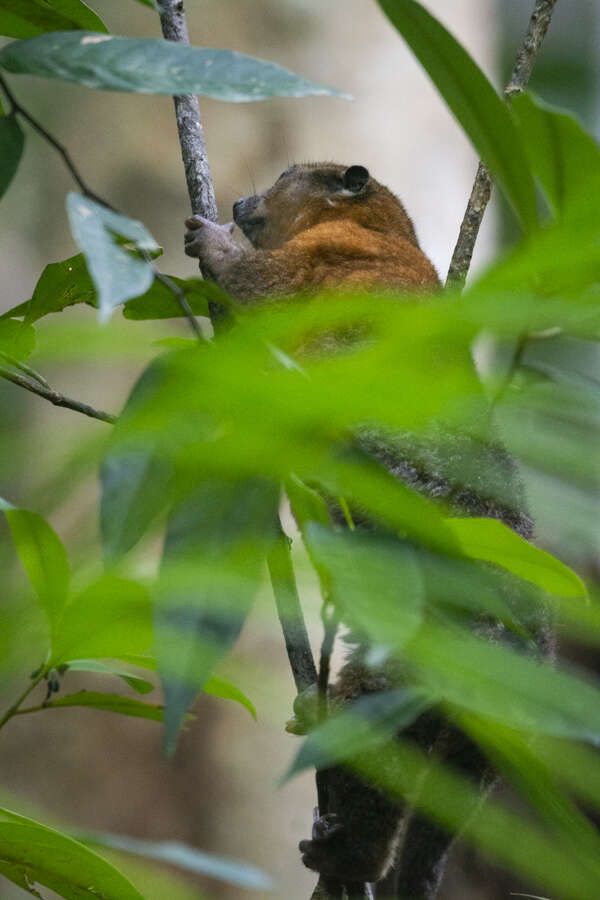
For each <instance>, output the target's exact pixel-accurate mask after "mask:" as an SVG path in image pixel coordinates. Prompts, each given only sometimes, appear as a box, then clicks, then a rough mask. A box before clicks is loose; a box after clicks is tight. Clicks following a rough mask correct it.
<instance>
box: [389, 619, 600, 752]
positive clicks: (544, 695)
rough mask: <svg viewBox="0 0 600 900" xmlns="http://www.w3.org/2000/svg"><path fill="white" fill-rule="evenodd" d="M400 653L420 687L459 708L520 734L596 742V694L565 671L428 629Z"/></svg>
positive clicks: (599, 697) (463, 634) (599, 730)
mask: <svg viewBox="0 0 600 900" xmlns="http://www.w3.org/2000/svg"><path fill="white" fill-rule="evenodd" d="M406 653H407V655H408V656H409V657H410V659H411V660H412V662H413V663H415V664H416V665H417V666H418V668H419V675H420V683H422V684H423V685H424V686H425V687H426V688H428V689H430V690H432V691H433V693H434V694H436V695H439V696H442V697H443V698H444V699H445V700H446V701H447V702H449V703H452V704H455V705H456V706H458V707H460V708H464V709H467V710H470V711H471V712H474V713H476V714H478V715H481V716H485V717H487V718H489V719H491V720H492V721H494V722H498V723H499V724H502V725H506V726H508V727H509V728H515V729H518V730H521V731H528V732H533V733H541V734H547V735H552V736H554V737H569V738H572V739H574V740H583V741H589V742H591V743H594V742H597V741H598V739H599V738H600V689H599V688H598V687H597V686H596V685H594V684H593V683H591V682H590V681H589V680H586V679H584V678H582V677H577V676H576V675H575V674H571V673H570V672H568V671H567V670H564V669H563V670H561V669H554V668H552V667H551V665H550V664H549V663H548V662H543V661H540V660H538V659H535V658H531V657H530V656H526V655H524V654H523V653H521V652H517V651H516V650H513V649H510V648H509V647H508V646H502V645H500V644H492V643H491V642H490V641H485V640H481V639H480V638H477V637H475V636H474V635H472V634H470V633H469V632H468V631H466V630H462V631H459V630H458V629H450V628H442V627H441V626H438V625H434V624H433V623H429V624H428V625H427V627H426V628H422V629H421V631H420V632H419V634H418V635H417V637H416V638H415V639H414V640H413V641H412V642H411V643H410V644H409V645H408V646H407V648H406Z"/></svg>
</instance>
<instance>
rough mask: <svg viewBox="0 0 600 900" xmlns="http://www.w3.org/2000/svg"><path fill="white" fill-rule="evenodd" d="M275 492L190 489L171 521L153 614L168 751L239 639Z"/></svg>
mask: <svg viewBox="0 0 600 900" xmlns="http://www.w3.org/2000/svg"><path fill="white" fill-rule="evenodd" d="M278 504H279V490H278V487H277V485H276V484H273V483H269V482H265V481H262V480H259V479H247V480H245V481H234V480H229V481H225V480H211V481H206V482H203V483H200V484H196V486H195V487H189V489H188V495H187V497H186V499H185V500H184V501H183V502H182V503H180V504H179V506H177V507H176V508H175V510H174V512H173V514H172V515H171V518H170V521H169V525H168V529H167V536H166V541H165V550H164V556H163V561H162V565H161V572H160V577H159V581H158V588H157V596H156V608H155V633H156V639H155V646H156V658H157V660H158V663H159V670H160V673H161V679H162V682H163V686H164V691H165V700H166V710H165V748H166V751H167V752H169V753H170V752H172V751H173V750H174V748H175V743H176V740H177V734H178V731H179V727H180V725H181V722H182V721H183V718H184V716H185V714H186V712H187V710H188V708H189V706H190V704H191V702H192V701H193V700H194V698H195V697H196V695H197V694H198V693H199V692H200V691H201V690H203V689H204V687H205V685H206V682H207V680H208V678H209V676H210V675H211V674H212V673H213V670H214V668H215V666H216V664H217V662H218V661H219V660H220V659H221V658H222V657H223V656H224V654H225V653H227V651H228V650H229V648H230V647H231V645H232V644H233V642H234V641H235V640H236V638H237V637H238V635H239V633H240V630H241V628H242V625H243V623H244V620H245V618H246V616H247V614H248V611H249V609H250V606H251V604H252V601H253V599H254V596H255V594H256V592H257V590H258V587H259V584H260V581H261V578H262V574H263V567H264V562H265V557H266V553H267V551H268V548H269V546H270V545H271V543H272V541H273V540H274V538H275V534H276V523H277V521H278V520H277V510H278Z"/></svg>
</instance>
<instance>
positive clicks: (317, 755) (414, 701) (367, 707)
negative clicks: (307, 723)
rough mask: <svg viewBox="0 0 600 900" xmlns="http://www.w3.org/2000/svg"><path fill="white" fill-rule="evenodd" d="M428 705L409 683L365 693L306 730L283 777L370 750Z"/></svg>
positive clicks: (430, 699) (430, 701)
mask: <svg viewBox="0 0 600 900" xmlns="http://www.w3.org/2000/svg"><path fill="white" fill-rule="evenodd" d="M431 705H432V698H431V696H429V695H427V694H426V693H424V692H423V691H421V690H419V689H417V688H412V687H405V688H401V689H399V690H396V691H385V692H383V693H374V694H368V695H365V696H363V697H361V698H360V699H359V700H357V701H356V702H354V703H352V704H348V707H347V708H346V709H345V710H344V709H343V710H342V711H341V712H340V713H339V715H334V716H333V717H332V718H330V719H328V720H327V721H326V722H325V723H324V724H323V725H319V726H318V728H315V729H314V730H313V731H311V732H310V734H309V735H308V737H307V738H306V740H305V741H304V742H303V744H302V746H301V747H300V750H299V751H298V753H297V754H296V758H295V759H294V761H293V763H292V765H291V767H290V769H289V770H288V772H287V773H286V776H285V778H286V779H287V778H291V777H292V776H293V775H296V774H298V772H302V771H303V770H304V769H309V768H312V767H313V766H314V767H315V768H317V769H326V768H328V767H329V766H331V765H334V764H336V763H341V762H347V761H348V760H351V759H352V758H353V757H355V756H361V755H362V754H364V753H372V752H373V751H374V750H377V748H380V747H381V746H382V745H383V744H385V743H387V742H389V740H390V739H391V738H392V737H394V736H395V735H396V734H398V732H400V731H401V730H402V729H403V728H407V727H408V726H409V725H410V724H411V723H412V722H414V721H415V719H416V718H417V717H418V716H420V715H421V713H422V712H424V711H425V710H426V709H427V708H428V707H429V706H431Z"/></svg>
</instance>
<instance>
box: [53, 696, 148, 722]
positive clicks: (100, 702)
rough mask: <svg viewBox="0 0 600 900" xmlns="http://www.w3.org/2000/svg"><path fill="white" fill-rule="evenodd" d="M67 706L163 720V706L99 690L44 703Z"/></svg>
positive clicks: (59, 706) (58, 706)
mask: <svg viewBox="0 0 600 900" xmlns="http://www.w3.org/2000/svg"><path fill="white" fill-rule="evenodd" d="M66 706H86V707H88V708H89V709H102V710H104V711H105V712H114V713H119V715H121V716H134V717H135V718H138V719H151V720H152V721H153V722H162V721H163V707H162V706H157V705H155V704H153V703H142V701H141V700H134V699H133V698H132V697H122V696H121V695H120V694H103V693H100V692H99V691H77V693H76V694H65V696H64V697H58V698H57V699H56V700H49V701H48V703H44V707H43V708H44V709H62V708H63V707H66Z"/></svg>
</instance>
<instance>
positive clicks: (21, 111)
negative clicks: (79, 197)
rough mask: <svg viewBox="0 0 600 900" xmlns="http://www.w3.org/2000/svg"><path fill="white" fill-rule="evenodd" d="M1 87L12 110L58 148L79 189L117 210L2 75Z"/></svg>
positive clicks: (97, 201)
mask: <svg viewBox="0 0 600 900" xmlns="http://www.w3.org/2000/svg"><path fill="white" fill-rule="evenodd" d="M0 87H1V88H2V90H3V91H4V93H5V94H6V97H7V99H8V102H9V103H10V110H11V112H12V113H16V114H17V115H19V116H22V117H23V118H24V119H25V120H26V121H27V122H29V124H30V125H31V127H32V128H35V130H36V131H37V132H38V134H41V136H42V137H43V138H44V140H45V141H47V142H48V143H49V144H51V145H52V147H54V149H55V150H57V151H58V153H60V155H61V156H62V158H63V160H64V163H65V165H66V167H67V169H68V170H69V172H70V173H71V177H72V178H73V180H74V181H75V182H76V183H77V185H78V187H79V189H80V190H81V193H82V194H85V196H86V197H89V198H90V200H94V201H95V202H96V203H99V204H100V205H101V206H105V207H106V208H107V209H111V210H112V211H113V212H116V210H115V208H114V206H111V205H110V203H107V202H106V200H103V199H102V197H100V196H98V194H96V193H94V191H92V190H91V189H90V188H89V187H88V186H87V184H86V183H85V181H84V180H83V178H82V177H81V175H80V174H79V171H78V170H77V167H76V166H75V163H74V162H73V160H72V159H71V156H70V154H69V151H68V150H67V148H66V147H64V146H63V144H61V143H60V141H57V140H56V138H55V137H53V136H52V135H51V134H50V132H49V131H46V129H45V128H44V126H43V125H40V123H39V122H38V121H37V119H34V117H33V116H32V115H31V113H29V112H27V110H26V109H25V108H24V107H23V106H21V104H20V103H19V102H18V100H17V98H16V97H15V95H14V94H13V93H12V91H11V90H10V88H9V87H8V85H7V83H6V81H5V80H4V78H3V77H2V76H1V75H0Z"/></svg>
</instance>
